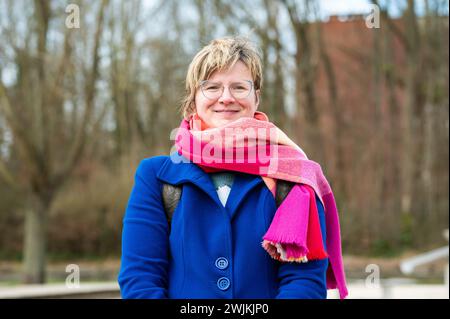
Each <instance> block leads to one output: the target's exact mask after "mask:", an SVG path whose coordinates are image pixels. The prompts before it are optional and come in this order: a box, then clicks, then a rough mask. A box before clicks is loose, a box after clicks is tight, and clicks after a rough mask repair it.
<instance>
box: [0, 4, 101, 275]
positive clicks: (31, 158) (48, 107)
mask: <svg viewBox="0 0 450 319" xmlns="http://www.w3.org/2000/svg"><path fill="white" fill-rule="evenodd" d="M107 2H108V1H107V0H103V1H102V2H101V4H100V6H99V8H98V13H97V17H96V21H97V25H96V29H95V31H94V33H93V37H94V39H93V40H94V44H93V47H92V51H91V57H90V58H91V60H90V66H89V69H88V70H86V72H85V73H84V74H83V75H84V76H85V78H84V81H85V85H84V92H83V93H84V94H83V96H84V101H83V105H84V110H83V112H82V116H81V118H80V119H78V120H77V121H76V123H70V122H68V121H67V120H66V114H65V111H64V107H65V105H64V103H65V102H66V101H65V97H64V93H63V92H64V89H63V85H64V80H68V79H69V78H70V74H68V73H67V72H66V69H65V68H66V67H68V66H70V63H71V62H73V61H72V59H73V58H74V56H73V45H74V44H73V42H72V41H73V38H72V34H71V33H72V31H69V30H66V32H65V33H64V40H63V50H62V53H61V54H60V55H59V56H58V55H57V52H55V51H51V49H49V47H48V43H49V24H50V21H51V19H52V17H53V11H52V7H51V4H50V3H49V2H47V1H43V0H42V1H40V0H36V1H35V2H34V13H33V20H32V22H33V25H34V27H32V30H30V36H29V37H28V39H27V42H26V43H25V47H19V46H15V47H14V51H15V61H14V63H15V65H16V67H17V69H18V70H19V71H18V73H17V81H16V82H15V83H14V84H13V85H9V86H6V85H5V84H4V83H3V82H2V81H0V98H1V103H0V107H1V109H0V110H1V114H2V116H4V118H5V119H6V123H7V126H8V128H9V129H10V130H11V132H12V134H13V139H14V146H15V147H17V148H18V149H19V155H20V160H21V162H22V167H23V175H22V178H19V177H18V176H10V174H8V170H7V169H4V167H6V164H5V163H2V164H1V165H0V167H3V169H2V170H0V172H1V173H2V174H1V176H2V177H3V178H4V179H5V180H7V181H10V182H11V183H12V184H14V185H15V187H18V188H21V189H23V191H24V192H26V193H27V194H28V195H29V196H28V205H27V207H28V209H27V211H26V215H25V216H26V219H25V240H24V274H25V276H24V280H25V281H26V282H30V283H31V282H32V283H42V282H44V281H45V260H46V231H47V223H48V212H49V209H50V206H51V203H52V201H53V199H54V198H55V195H56V193H57V191H58V190H59V189H60V188H61V187H62V185H63V184H64V182H66V181H67V180H68V178H69V176H70V174H71V172H72V171H73V169H74V167H75V166H76V164H77V163H78V162H79V161H80V159H81V158H82V156H83V153H84V151H85V149H86V145H87V141H88V136H89V132H90V130H91V125H92V124H93V122H94V121H93V120H94V104H95V96H96V83H97V79H98V76H99V73H98V70H99V60H100V58H99V47H100V42H101V36H102V26H103V17H104V15H103V14H104V10H105V7H106V5H107ZM12 27H13V25H12ZM8 32H11V34H14V30H8ZM15 32H17V31H15ZM32 37H35V38H36V41H37V47H36V51H35V52H33V51H32V48H31V45H32V44H31V40H32V39H31V38H32ZM54 60H56V63H54ZM0 79H1V77H0ZM65 123H66V124H69V125H70V126H72V127H73V128H74V135H73V136H72V135H71V134H70V132H69V131H68V130H64V129H62V127H64V125H65ZM91 137H92V136H91Z"/></svg>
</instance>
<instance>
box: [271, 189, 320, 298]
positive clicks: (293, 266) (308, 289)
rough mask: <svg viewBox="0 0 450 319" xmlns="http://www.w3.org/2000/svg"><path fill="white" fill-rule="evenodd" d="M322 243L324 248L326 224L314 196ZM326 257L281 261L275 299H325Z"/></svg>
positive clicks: (318, 202) (317, 199) (317, 200)
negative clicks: (298, 261) (290, 261)
mask: <svg viewBox="0 0 450 319" xmlns="http://www.w3.org/2000/svg"><path fill="white" fill-rule="evenodd" d="M316 203H317V211H318V213H319V220H320V228H321V232H322V240H323V245H324V248H325V250H326V224H325V213H324V208H323V205H322V203H321V202H320V200H319V198H318V197H317V196H316ZM327 268H328V258H326V259H321V260H312V261H309V262H306V263H289V262H288V263H282V264H281V265H280V267H279V270H278V280H279V283H280V284H279V288H278V295H277V297H276V298H277V299H325V298H326V297H327V286H326V272H327Z"/></svg>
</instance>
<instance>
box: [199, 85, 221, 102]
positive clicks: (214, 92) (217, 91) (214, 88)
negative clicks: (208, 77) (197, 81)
mask: <svg viewBox="0 0 450 319" xmlns="http://www.w3.org/2000/svg"><path fill="white" fill-rule="evenodd" d="M201 89H202V92H203V95H204V96H205V97H206V98H208V99H211V100H215V99H218V98H219V97H220V96H221V95H222V84H221V83H216V82H209V81H205V82H203V83H202V84H201Z"/></svg>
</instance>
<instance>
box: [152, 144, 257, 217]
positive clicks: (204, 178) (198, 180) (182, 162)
mask: <svg viewBox="0 0 450 319" xmlns="http://www.w3.org/2000/svg"><path fill="white" fill-rule="evenodd" d="M235 173H236V175H235V178H234V181H233V185H232V187H231V191H230V195H229V197H228V200H227V203H226V205H225V209H226V210H227V211H228V213H229V215H230V219H232V218H233V217H234V215H235V212H236V210H237V209H238V208H239V205H240V204H241V202H242V201H243V199H244V198H245V196H246V195H247V194H248V193H249V192H250V190H251V189H253V188H254V187H256V185H258V184H259V183H262V182H263V180H262V178H261V177H260V176H258V175H250V174H243V173H239V172H235ZM156 176H157V178H158V179H160V180H161V181H163V182H165V183H168V184H172V185H180V184H183V183H187V182H189V183H192V184H194V185H196V186H197V187H198V188H200V189H201V190H202V191H203V192H204V193H206V194H207V195H208V196H209V197H210V198H211V199H212V200H214V202H215V203H216V204H217V205H219V206H220V207H223V205H222V203H221V202H220V200H219V196H218V195H217V192H216V190H215V188H214V184H213V183H212V181H211V178H210V177H209V175H208V173H206V172H205V171H203V170H202V169H201V168H200V167H199V166H197V165H196V164H194V163H191V162H188V161H187V160H186V159H185V158H184V157H182V156H181V155H178V154H177V153H176V152H175V153H173V154H172V155H171V157H169V158H168V159H167V160H166V161H165V162H164V164H163V165H162V166H161V168H160V169H159V171H158V172H157V174H156Z"/></svg>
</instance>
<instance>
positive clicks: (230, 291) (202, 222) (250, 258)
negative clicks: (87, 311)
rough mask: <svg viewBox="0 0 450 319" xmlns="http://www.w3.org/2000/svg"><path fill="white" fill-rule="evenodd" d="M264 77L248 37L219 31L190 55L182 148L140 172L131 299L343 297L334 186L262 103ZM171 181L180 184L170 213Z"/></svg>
mask: <svg viewBox="0 0 450 319" xmlns="http://www.w3.org/2000/svg"><path fill="white" fill-rule="evenodd" d="M261 84H262V67H261V60H260V57H259V55H258V52H257V50H256V49H255V48H254V47H253V46H252V45H251V44H250V43H249V42H248V41H246V40H244V39H241V38H223V39H217V40H214V41H212V42H211V43H210V44H209V45H207V46H206V47H204V48H203V49H202V50H201V51H200V52H198V54H197V55H196V56H195V57H194V59H193V61H192V62H191V64H190V66H189V69H188V73H187V77H186V97H185V99H184V102H183V105H182V111H183V115H184V119H183V121H182V122H181V126H180V128H179V130H178V133H177V136H176V141H175V148H176V152H173V153H172V154H171V156H156V157H153V158H148V159H145V160H143V161H142V162H141V164H140V165H139V167H138V169H137V172H136V176H135V185H134V188H133V190H132V192H131V195H130V199H129V203H128V206H127V210H126V214H125V217H124V225H123V241H122V264H121V269H120V273H119V278H118V280H119V284H120V288H121V293H122V297H123V298H326V296H327V287H328V288H338V289H339V292H340V295H341V298H344V297H345V296H346V294H347V290H346V285H345V276H344V271H343V266H342V256H341V250H340V249H341V247H340V237H339V222H338V217H337V211H336V207H335V203H334V198H333V194H332V192H331V189H330V188H329V185H328V183H327V181H326V179H325V178H324V177H323V175H322V174H321V171H320V166H319V165H318V164H316V163H314V162H313V161H310V160H308V159H307V157H306V155H305V154H304V153H303V151H302V150H301V148H300V147H298V146H297V145H296V144H295V143H294V142H292V141H291V140H290V139H289V138H288V137H287V136H286V135H285V134H284V133H283V132H282V131H281V130H279V129H278V128H277V127H276V126H275V125H274V124H272V123H271V122H270V121H269V119H268V118H267V116H266V115H265V114H264V113H262V112H259V111H257V109H258V106H259V104H260V95H261V91H260V90H261ZM285 181H287V182H290V183H291V187H290V188H289V190H290V191H289V193H288V194H285V195H283V199H284V200H283V202H282V203H281V204H280V205H278V204H277V202H276V198H277V195H278V194H279V189H281V188H280V187H281V185H282V183H283V182H284V183H285ZM166 185H173V186H174V187H177V189H179V190H181V196H180V197H179V198H176V199H175V206H176V209H175V211H174V212H173V218H172V219H171V220H170V222H169V223H168V219H167V215H166V214H167V210H168V208H167V207H165V206H164V202H165V200H166V198H165V197H167V194H165V193H163V189H164V187H166ZM277 185H278V186H279V187H277ZM327 248H328V249H327Z"/></svg>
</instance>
